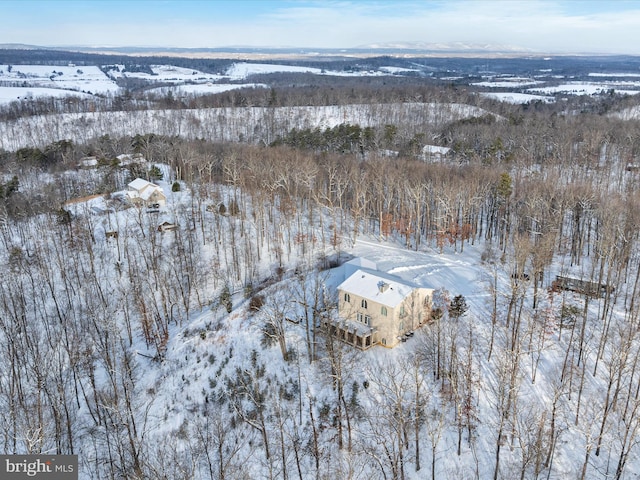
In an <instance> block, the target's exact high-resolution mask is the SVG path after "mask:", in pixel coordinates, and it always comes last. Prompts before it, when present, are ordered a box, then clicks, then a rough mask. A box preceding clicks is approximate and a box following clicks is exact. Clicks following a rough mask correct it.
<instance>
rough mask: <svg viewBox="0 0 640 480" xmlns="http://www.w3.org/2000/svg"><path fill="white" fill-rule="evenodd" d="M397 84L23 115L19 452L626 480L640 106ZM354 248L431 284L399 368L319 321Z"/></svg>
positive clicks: (15, 272) (634, 404) (109, 471)
mask: <svg viewBox="0 0 640 480" xmlns="http://www.w3.org/2000/svg"><path fill="white" fill-rule="evenodd" d="M394 92H396V93H397V95H395V101H393V102H391V101H390V102H385V103H376V102H375V98H374V97H373V94H374V93H375V92H374V91H372V90H370V89H364V90H362V91H360V92H359V93H361V98H360V101H346V99H345V101H344V102H327V103H331V105H325V106H317V107H316V106H310V105H306V106H296V105H293V104H294V103H298V102H294V101H291V102H287V101H285V99H287V98H289V99H291V98H294V97H295V96H296V91H295V90H294V91H293V92H287V91H284V90H283V91H274V93H273V94H271V93H269V96H271V95H275V100H274V102H275V101H276V100H277V102H278V103H279V105H272V106H269V105H268V99H269V97H264V98H263V97H261V98H262V99H263V101H264V102H267V104H265V105H260V106H259V107H258V106H255V107H232V106H230V105H218V107H219V109H214V108H195V107H196V106H192V108H189V109H183V108H180V106H175V108H172V109H163V110H153V109H149V110H147V109H139V110H137V111H124V110H122V111H118V112H115V111H114V112H102V111H99V112H84V111H82V112H76V113H65V114H62V113H60V114H54V113H52V114H47V115H43V114H41V112H34V114H33V115H27V114H26V113H25V112H17V111H16V112H13V114H12V115H10V116H8V117H6V119H5V120H3V121H2V122H1V123H0V131H1V132H2V137H1V138H0V142H1V143H0V145H2V147H3V149H4V150H2V152H1V153H0V169H1V170H0V173H1V176H0V259H1V261H0V276H1V278H2V279H3V281H2V282H0V349H2V354H0V446H1V448H2V450H3V451H5V452H6V453H38V452H47V453H65V454H69V453H74V454H78V455H79V460H80V476H81V478H84V479H89V478H91V479H114V478H131V479H134V478H135V479H143V478H145V479H147V478H148V479H158V478H167V479H204V478H210V479H244V478H271V479H276V478H278V479H294V478H295V479H336V478H340V479H365V478H367V479H368V478H381V479H382V478H384V479H422V478H496V479H497V478H501V479H502V478H504V479H512V478H523V479H524V478H583V479H587V478H634V475H635V473H634V472H637V471H638V469H640V449H639V448H638V439H639V437H638V433H639V431H638V429H639V427H640V411H639V409H640V365H638V361H639V360H640V344H639V343H638V332H639V330H638V327H639V325H640V323H639V322H640V316H639V313H640V310H639V309H640V305H639V302H638V297H639V294H640V292H639V290H640V249H639V241H640V237H639V228H638V226H639V225H640V192H639V190H638V188H639V182H640V167H639V165H640V136H639V135H638V132H640V123H638V121H637V120H634V119H621V118H619V117H618V115H616V114H615V112H619V111H622V110H623V109H624V108H628V107H633V106H634V105H637V99H634V98H629V97H621V98H617V97H614V96H611V97H602V98H582V97H576V98H572V99H568V100H566V101H565V102H558V103H557V104H551V105H547V104H534V105H524V106H515V105H504V104H501V103H498V102H493V101H489V100H486V99H481V98H480V97H478V96H475V95H472V94H469V92H466V91H459V90H458V89H456V88H448V87H447V88H444V90H443V91H442V93H441V94H440V95H439V96H436V95H435V94H434V95H432V96H421V97H420V98H415V97H410V98H409V97H407V96H406V95H405V94H406V93H407V91H406V90H403V89H399V90H398V91H396V90H394V89H393V88H391V87H390V88H389V89H385V90H384V92H383V93H380V96H381V97H384V98H394ZM429 92H431V90H428V91H426V90H425V91H422V93H424V94H426V93H429ZM342 93H344V92H342ZM335 94H336V92H333V93H327V96H328V97H327V98H334V97H332V95H335ZM225 95H229V96H231V95H233V94H231V93H229V94H225ZM256 95H257V94H256ZM260 95H263V96H264V95H265V93H264V92H262V93H260ZM321 97H322V95H321V92H317V93H316V96H315V97H314V101H313V102H311V101H310V102H308V103H309V104H314V103H315V100H318V102H319V99H320V98H321ZM223 98H231V97H225V96H223ZM271 98H272V99H273V98H274V97H271ZM341 98H342V97H341ZM219 101H220V102H224V100H222V99H220V100H219ZM288 103H290V104H291V105H289V104H288ZM339 103H340V104H339ZM207 107H211V105H209V106H207ZM427 145H437V146H442V147H448V148H450V149H451V150H450V153H449V154H447V155H446V156H443V157H442V158H438V159H437V161H436V160H434V159H433V158H427V157H425V154H424V147H425V146H427ZM88 159H89V160H90V161H88ZM137 177H142V178H146V179H149V180H152V181H155V182H156V183H158V184H159V185H160V186H161V187H162V188H163V190H164V192H165V194H166V195H167V197H168V200H167V205H166V207H163V208H159V209H157V210H159V211H156V209H155V208H153V209H147V208H145V207H135V206H132V205H131V204H129V203H128V202H127V201H126V196H125V195H123V193H122V192H123V191H124V190H126V188H127V183H128V182H130V181H131V180H133V179H134V178H137ZM149 210H151V211H149ZM163 222H169V223H171V224H174V225H176V226H177V229H175V230H172V231H164V230H163V229H161V228H159V227H160V225H162V223H163ZM357 255H364V256H367V257H369V258H372V259H373V260H375V261H376V262H378V264H379V265H380V266H381V268H383V269H385V270H386V271H389V272H393V273H396V274H398V275H400V276H403V277H404V278H407V279H409V280H412V281H417V282H422V283H428V285H425V286H428V287H431V288H435V289H436V291H437V292H436V296H435V298H434V307H435V308H434V310H433V312H434V313H433V315H432V318H431V319H430V322H429V323H428V325H426V326H425V327H423V328H422V329H421V330H419V331H417V332H416V333H415V335H414V336H413V337H412V338H410V339H409V340H407V341H406V342H403V343H402V344H401V345H400V346H399V347H397V348H395V349H386V348H383V347H380V346H377V347H374V348H372V349H370V350H367V351H364V352H362V351H359V350H355V349H353V348H352V347H349V346H347V345H344V344H343V343H341V342H339V341H338V340H337V339H336V338H333V337H332V336H331V335H329V333H328V332H327V331H325V330H324V329H323V328H322V324H323V322H322V320H323V319H324V318H328V317H335V315H337V312H336V305H337V297H336V292H335V286H336V284H337V283H338V282H339V280H340V271H339V270H336V269H334V268H333V267H337V266H338V265H339V264H340V263H341V262H343V261H344V260H346V259H348V258H351V257H352V256H357ZM558 275H559V276H563V277H570V278H575V279H580V280H583V281H588V282H591V283H593V284H594V285H597V286H598V288H597V291H590V290H589V291H586V290H584V289H583V291H575V290H576V289H574V291H570V290H569V289H566V288H563V287H566V285H564V284H562V282H558V281H557V279H556V276H558ZM600 287H602V288H600ZM578 290H579V289H578ZM585 292H586V293H585ZM460 296H462V299H461V298H460ZM456 298H457V300H456V301H455V302H454V299H456ZM461 300H465V304H464V306H465V307H466V308H462V307H461V304H460V301H461Z"/></svg>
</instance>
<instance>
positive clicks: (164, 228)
mask: <svg viewBox="0 0 640 480" xmlns="http://www.w3.org/2000/svg"><path fill="white" fill-rule="evenodd" d="M177 229H178V226H177V225H176V224H175V223H171V222H162V223H161V224H160V225H158V231H159V232H162V233H164V232H173V231H174V230H177Z"/></svg>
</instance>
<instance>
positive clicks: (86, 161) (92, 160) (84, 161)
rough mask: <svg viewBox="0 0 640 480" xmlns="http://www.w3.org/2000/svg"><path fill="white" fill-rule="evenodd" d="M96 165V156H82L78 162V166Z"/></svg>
mask: <svg viewBox="0 0 640 480" xmlns="http://www.w3.org/2000/svg"><path fill="white" fill-rule="evenodd" d="M97 166H98V157H95V156H91V157H82V158H81V159H80V161H79V162H78V168H95V167H97Z"/></svg>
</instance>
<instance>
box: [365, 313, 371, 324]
mask: <svg viewBox="0 0 640 480" xmlns="http://www.w3.org/2000/svg"><path fill="white" fill-rule="evenodd" d="M364 324H365V325H371V317H370V316H369V315H365V316H364Z"/></svg>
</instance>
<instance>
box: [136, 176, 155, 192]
mask: <svg viewBox="0 0 640 480" xmlns="http://www.w3.org/2000/svg"><path fill="white" fill-rule="evenodd" d="M149 186H151V187H154V188H160V187H159V186H158V185H156V184H155V183H151V182H147V181H146V180H145V179H143V178H136V179H135V180H134V181H133V182H131V183H130V184H129V188H132V189H134V190H138V191H140V190H144V189H145V188H147V187H149Z"/></svg>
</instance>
